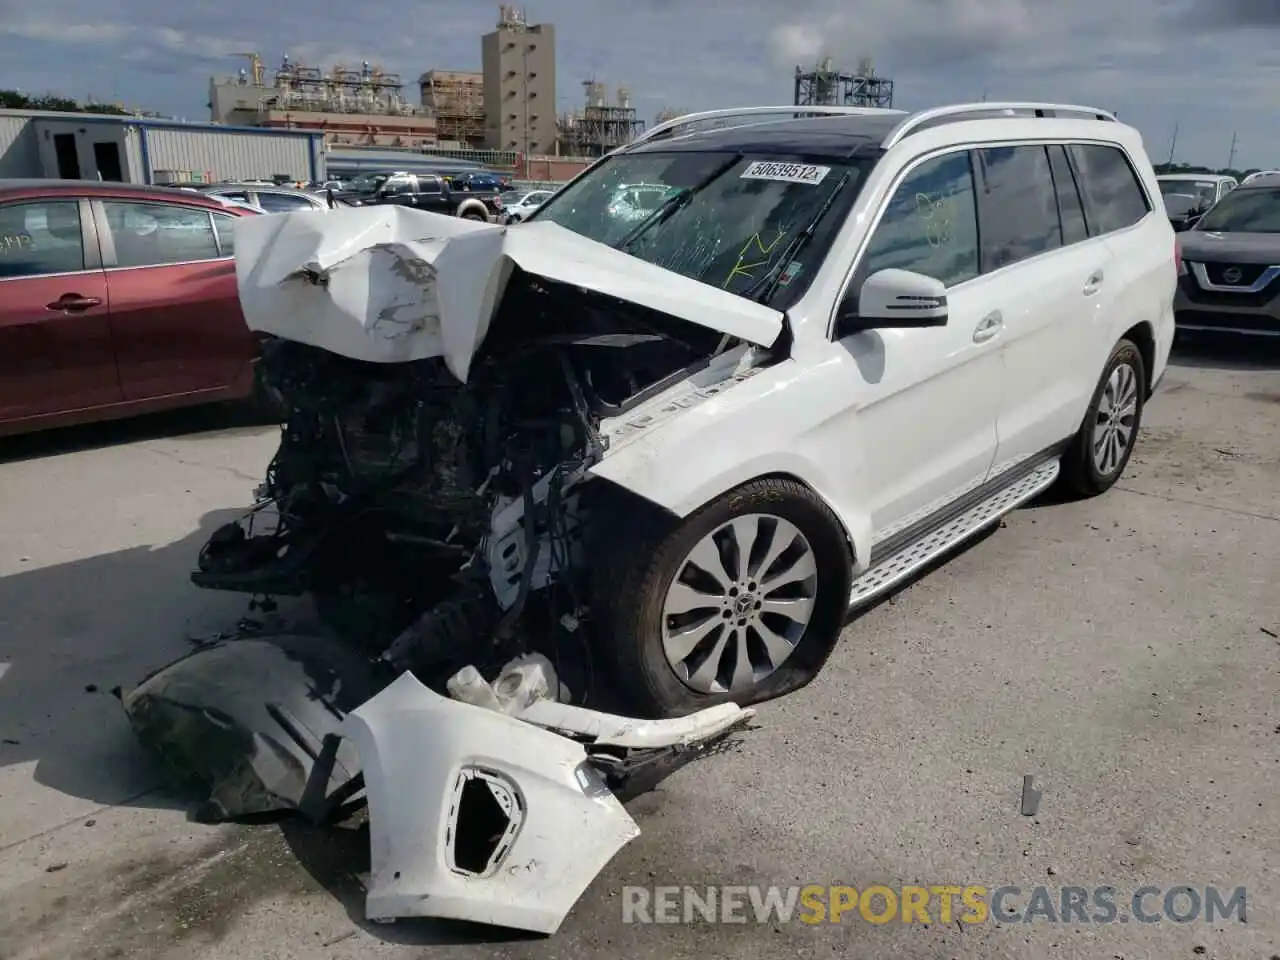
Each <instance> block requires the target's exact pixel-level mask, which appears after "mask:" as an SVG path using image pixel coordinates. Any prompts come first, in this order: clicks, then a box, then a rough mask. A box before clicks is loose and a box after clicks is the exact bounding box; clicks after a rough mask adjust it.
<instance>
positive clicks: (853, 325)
mask: <svg viewBox="0 0 1280 960" xmlns="http://www.w3.org/2000/svg"><path fill="white" fill-rule="evenodd" d="M946 325H947V287H946V284H944V283H943V282H942V281H941V280H935V279H934V278H933V277H926V276H925V275H924V274H922V273H913V272H912V271H910V270H880V271H877V272H876V273H873V274H872V275H871V276H869V277H867V279H866V280H865V281H864V282H863V284H862V289H861V290H860V291H859V292H858V299H857V307H856V309H854V305H853V304H852V303H850V302H848V301H846V303H845V304H842V305H841V308H840V315H839V318H838V320H837V325H836V332H837V335H838V336H840V337H846V336H848V335H849V334H852V333H858V332H859V331H862V330H876V329H910V328H914V327H945V326H946Z"/></svg>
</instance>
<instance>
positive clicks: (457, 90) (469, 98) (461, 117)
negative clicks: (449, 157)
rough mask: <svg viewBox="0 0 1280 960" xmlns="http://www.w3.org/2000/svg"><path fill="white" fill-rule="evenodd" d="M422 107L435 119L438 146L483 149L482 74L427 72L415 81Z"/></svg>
mask: <svg viewBox="0 0 1280 960" xmlns="http://www.w3.org/2000/svg"><path fill="white" fill-rule="evenodd" d="M418 89H419V91H420V92H421V94H422V106H423V107H424V108H425V109H426V110H427V112H428V113H430V114H431V115H432V116H434V117H435V122H436V136H437V137H438V138H439V140H440V142H441V143H455V144H458V145H459V146H466V147H483V146H484V143H485V131H484V74H483V73H482V72H479V71H473V70H428V71H427V72H426V73H424V74H423V75H422V76H421V77H419V78H418Z"/></svg>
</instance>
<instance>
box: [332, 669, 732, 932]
mask: <svg viewBox="0 0 1280 960" xmlns="http://www.w3.org/2000/svg"><path fill="white" fill-rule="evenodd" d="M541 660H542V658H526V659H525V660H523V661H520V662H517V663H514V664H512V665H511V666H510V667H509V668H508V670H507V671H505V672H504V674H503V676H502V677H500V678H499V680H498V681H497V682H496V683H495V684H494V686H493V687H490V686H489V685H488V684H486V683H485V682H484V681H483V679H480V678H479V677H478V676H476V677H469V675H468V676H461V678H460V679H461V680H462V683H461V684H460V685H457V684H453V683H451V684H450V688H451V690H452V691H453V692H454V695H455V696H458V695H462V696H466V697H467V698H468V700H471V701H473V702H463V701H461V700H457V699H452V700H451V699H447V698H445V697H441V696H439V695H438V694H436V693H434V692H432V691H431V690H430V689H428V688H427V687H426V686H424V685H423V684H421V683H420V682H419V681H418V680H417V679H415V678H414V677H413V675H412V674H410V673H405V674H403V675H402V676H401V677H400V678H399V679H398V680H396V681H395V682H394V683H392V684H391V685H390V686H389V687H387V688H386V689H385V690H383V691H382V692H381V693H379V694H378V695H377V696H375V697H374V698H373V699H371V700H369V701H368V702H367V703H365V704H364V705H363V706H361V707H360V708H359V709H357V710H356V711H354V712H353V713H352V714H350V715H349V716H348V717H347V720H346V723H345V729H344V736H346V737H349V738H350V739H351V740H352V742H353V743H354V744H355V746H356V750H357V751H358V753H359V756H360V761H361V766H362V768H363V771H364V780H365V794H366V797H367V799H368V805H369V831H370V844H371V872H370V880H369V889H368V895H367V899H366V903H365V912H366V915H367V916H368V917H369V918H370V919H376V920H387V919H392V918H399V917H440V918H449V919H455V920H468V921H473V922H478V923H487V924H492V925H496V926H502V927H513V928H517V929H522V930H530V931H533V932H536V933H544V934H551V933H555V932H556V930H557V929H559V927H560V924H561V922H562V921H563V920H564V918H565V916H566V915H567V914H568V912H569V911H570V909H572V907H573V905H574V903H576V902H577V900H578V898H579V897H580V896H581V895H582V893H583V891H584V890H586V888H587V886H588V885H590V883H591V881H592V880H593V879H594V878H595V877H596V875H597V874H598V873H599V872H600V871H601V870H602V869H604V867H605V865H606V864H607V863H608V862H609V861H610V860H611V859H612V858H613V856H614V855H615V854H616V853H617V852H618V851H619V850H620V849H621V848H622V847H623V846H625V845H626V844H627V842H628V841H630V840H632V839H633V838H634V837H636V836H638V835H639V833H640V828H639V827H638V826H636V823H635V821H634V820H632V819H631V817H630V816H629V815H628V814H627V812H626V810H624V809H623V807H622V804H621V803H619V801H618V800H617V798H616V797H614V795H613V793H612V792H611V791H610V789H609V787H608V786H607V785H606V783H605V780H604V778H603V777H602V775H601V773H600V772H599V771H598V770H597V769H596V768H595V767H594V766H593V765H592V764H591V762H590V760H589V759H588V750H590V749H593V748H596V747H599V746H605V745H606V741H607V742H608V744H610V745H614V746H619V747H635V748H641V749H646V748H652V747H655V746H659V745H661V746H672V745H682V746H688V745H693V744H697V743H698V742H700V741H706V740H713V739H716V738H717V737H718V736H719V735H721V734H723V733H724V732H725V731H726V730H728V729H729V728H731V727H732V726H735V725H737V724H740V723H741V722H742V721H743V720H745V719H746V718H747V717H749V716H750V715H751V713H750V711H743V710H741V709H739V708H738V707H736V706H734V705H732V704H729V705H727V706H722V707H716V708H713V709H711V710H707V711H703V712H702V713H698V714H694V715H692V716H689V717H681V718H678V719H675V720H658V721H641V720H630V719H627V718H625V717H617V716H611V715H608V714H602V713H597V712H595V711H592V710H585V709H582V708H576V707H571V706H567V705H563V704H557V703H555V702H553V701H551V700H548V699H545V698H544V696H542V693H543V692H545V690H546V685H545V682H544V680H543V678H551V679H552V681H553V682H552V686H553V687H554V686H555V684H554V673H553V672H552V671H551V670H550V669H549V664H548V665H547V669H546V670H545V671H543V670H542V669H541V666H540V665H539V664H538V663H537V661H541ZM468 671H470V668H468V670H467V671H463V672H462V674H464V675H467V674H468ZM472 672H473V671H472ZM513 677H514V679H512V678H513ZM456 679H457V678H456ZM477 681H478V682H477ZM504 688H505V689H504ZM474 701H480V702H483V703H485V704H486V706H479V705H477V703H476V702H474ZM535 717H536V719H535ZM546 726H554V727H555V728H556V729H557V730H561V731H565V732H566V734H576V735H578V736H579V737H582V738H584V739H586V740H588V741H593V742H591V743H589V744H587V745H584V743H582V742H579V741H578V740H576V739H573V738H572V736H570V735H562V734H561V733H555V732H552V731H551V730H549V729H546Z"/></svg>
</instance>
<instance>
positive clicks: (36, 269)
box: [0, 200, 85, 277]
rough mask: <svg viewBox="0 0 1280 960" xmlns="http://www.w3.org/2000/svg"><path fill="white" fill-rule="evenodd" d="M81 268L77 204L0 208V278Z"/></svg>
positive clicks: (43, 202)
mask: <svg viewBox="0 0 1280 960" xmlns="http://www.w3.org/2000/svg"><path fill="white" fill-rule="evenodd" d="M84 268H85V267H84V241H83V239H82V237H81V232H80V204H79V203H78V202H77V201H75V200H40V201H36V202H34V203H15V204H11V205H9V206H6V207H0V277H40V276H48V275H50V274H55V273H74V272H75V271H77V270H83V269H84Z"/></svg>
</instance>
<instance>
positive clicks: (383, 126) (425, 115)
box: [209, 53, 438, 147]
mask: <svg viewBox="0 0 1280 960" xmlns="http://www.w3.org/2000/svg"><path fill="white" fill-rule="evenodd" d="M240 56H243V57H246V58H248V60H249V67H248V69H247V70H246V69H243V68H242V69H241V70H240V72H239V74H238V75H236V76H234V77H222V78H219V77H211V78H210V80H209V112H210V116H211V117H212V119H213V121H214V122H215V123H225V124H235V125H240V126H252V127H273V128H277V129H295V130H297V129H305V130H319V131H321V132H322V133H324V134H325V138H326V140H327V141H328V142H329V143H331V144H344V145H367V146H386V147H419V146H422V145H423V144H429V143H435V142H436V140H437V139H438V131H437V126H436V119H435V116H434V114H433V113H432V111H431V110H429V109H428V108H426V107H424V106H420V105H415V104H412V103H410V102H409V101H408V100H406V99H405V97H404V94H403V90H404V83H403V81H402V80H401V79H400V76H399V75H398V74H394V73H385V72H384V71H382V70H381V69H380V68H379V67H376V66H373V65H371V64H370V63H369V62H368V61H367V60H366V61H364V62H363V63H362V64H361V65H360V69H358V70H353V69H349V68H347V67H345V66H343V65H342V64H337V65H335V66H333V67H330V68H328V69H325V68H322V67H317V66H310V65H306V64H301V63H295V62H294V61H292V60H290V59H289V57H288V55H286V56H285V57H284V58H283V60H282V61H281V63H280V66H279V67H277V68H276V70H275V72H274V73H272V74H271V76H270V77H268V76H267V71H266V69H265V67H264V66H263V63H262V57H261V56H260V55H259V54H257V53H245V54H240Z"/></svg>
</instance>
